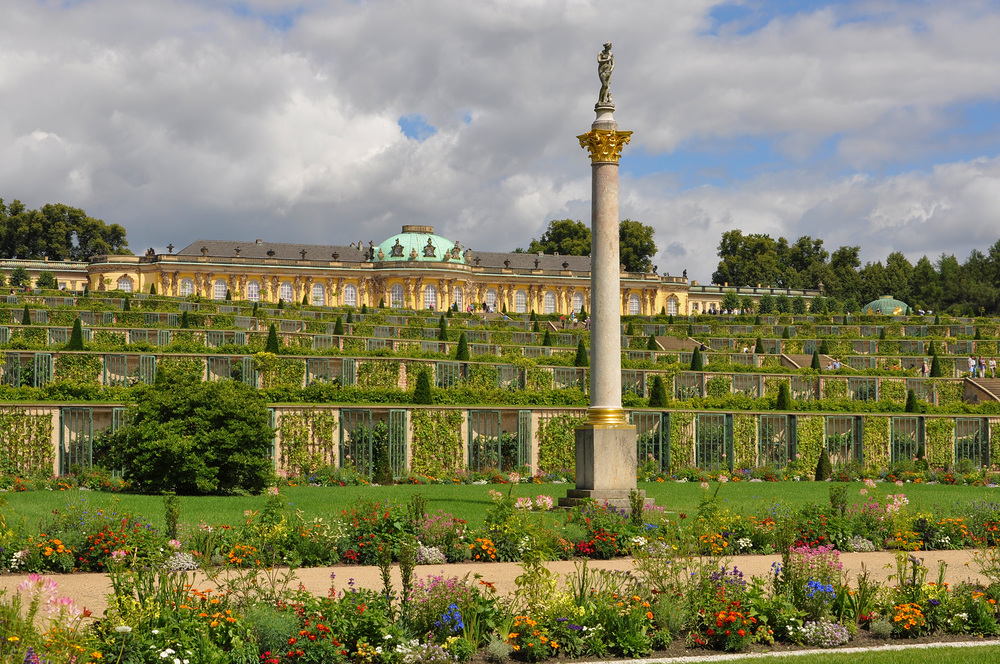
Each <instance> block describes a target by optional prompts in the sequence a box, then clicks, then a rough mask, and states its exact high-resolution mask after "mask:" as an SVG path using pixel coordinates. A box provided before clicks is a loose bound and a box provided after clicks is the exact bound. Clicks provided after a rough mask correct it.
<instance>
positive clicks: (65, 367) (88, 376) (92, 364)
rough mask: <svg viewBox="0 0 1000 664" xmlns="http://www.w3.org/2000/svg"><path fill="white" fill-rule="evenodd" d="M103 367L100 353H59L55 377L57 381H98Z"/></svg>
mask: <svg viewBox="0 0 1000 664" xmlns="http://www.w3.org/2000/svg"><path fill="white" fill-rule="evenodd" d="M102 368H103V365H102V364H101V358H100V356H99V355H91V354H89V353H86V354H85V353H80V354H79V355H58V356H57V357H56V361H55V369H54V374H55V376H54V378H55V380H56V381H71V382H74V383H96V382H98V381H99V379H100V375H101V369H102Z"/></svg>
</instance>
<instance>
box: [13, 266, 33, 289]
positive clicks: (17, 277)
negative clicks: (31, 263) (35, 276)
mask: <svg viewBox="0 0 1000 664" xmlns="http://www.w3.org/2000/svg"><path fill="white" fill-rule="evenodd" d="M30 283H31V275H29V274H28V270H27V268H25V267H24V266H23V265H18V266H17V267H15V268H14V269H13V270H11V271H10V285H11V286H13V287H14V288H24V287H25V286H27V285H29V284H30Z"/></svg>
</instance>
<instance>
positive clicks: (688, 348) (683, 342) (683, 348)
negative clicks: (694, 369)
mask: <svg viewBox="0 0 1000 664" xmlns="http://www.w3.org/2000/svg"><path fill="white" fill-rule="evenodd" d="M656 345H657V346H659V347H660V350H668V351H673V352H675V353H690V352H693V351H694V349H695V348H697V347H698V346H700V345H701V344H699V343H698V342H697V341H695V340H694V339H688V338H685V339H678V338H677V337H656Z"/></svg>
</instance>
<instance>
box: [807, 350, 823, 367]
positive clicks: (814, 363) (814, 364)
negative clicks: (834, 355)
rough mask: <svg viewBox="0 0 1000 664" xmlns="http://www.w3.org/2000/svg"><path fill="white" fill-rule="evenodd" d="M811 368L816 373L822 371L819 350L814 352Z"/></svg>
mask: <svg viewBox="0 0 1000 664" xmlns="http://www.w3.org/2000/svg"><path fill="white" fill-rule="evenodd" d="M809 368H810V369H815V370H816V371H819V370H820V369H822V367H821V366H820V363H819V351H817V350H814V351H813V356H812V363H811V364H810V365H809Z"/></svg>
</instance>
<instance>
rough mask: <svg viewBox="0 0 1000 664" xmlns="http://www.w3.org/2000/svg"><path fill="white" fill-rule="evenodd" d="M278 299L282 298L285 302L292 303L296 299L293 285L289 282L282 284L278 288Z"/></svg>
mask: <svg viewBox="0 0 1000 664" xmlns="http://www.w3.org/2000/svg"><path fill="white" fill-rule="evenodd" d="M278 297H280V298H281V299H282V300H284V301H285V302H291V301H292V300H294V299H295V291H294V290H292V285H291V284H290V283H288V282H287V281H283V282H281V286H279V287H278Z"/></svg>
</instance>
